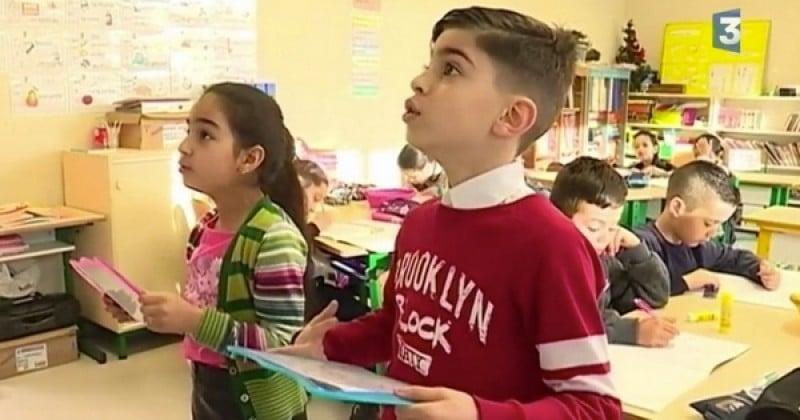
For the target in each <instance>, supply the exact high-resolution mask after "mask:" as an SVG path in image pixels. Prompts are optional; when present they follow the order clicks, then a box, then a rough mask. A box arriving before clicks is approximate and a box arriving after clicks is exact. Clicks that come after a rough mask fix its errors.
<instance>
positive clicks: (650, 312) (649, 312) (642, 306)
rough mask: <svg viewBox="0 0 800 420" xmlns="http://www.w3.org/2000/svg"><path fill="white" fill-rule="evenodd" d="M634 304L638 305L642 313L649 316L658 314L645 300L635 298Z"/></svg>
mask: <svg viewBox="0 0 800 420" xmlns="http://www.w3.org/2000/svg"><path fill="white" fill-rule="evenodd" d="M633 304H634V305H636V307H637V308H639V310H640V311H642V312H644V313H646V314H647V315H650V316H656V312H655V311H654V310H653V308H651V307H650V305H648V304H647V302H645V301H644V300H642V299H639V298H635V299H633Z"/></svg>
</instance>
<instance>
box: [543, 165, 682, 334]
mask: <svg viewBox="0 0 800 420" xmlns="http://www.w3.org/2000/svg"><path fill="white" fill-rule="evenodd" d="M627 195H628V188H627V186H626V185H625V181H624V180H623V178H622V176H620V174H619V173H617V171H616V170H614V168H613V167H611V165H610V164H608V163H607V162H605V161H602V160H599V159H595V158H591V157H579V158H577V159H575V160H573V161H572V162H570V163H569V164H567V165H566V166H564V168H563V169H561V170H560V171H559V172H558V176H556V179H555V182H554V183H553V188H552V191H551V192H550V201H552V202H553V204H554V205H555V206H556V207H558V209H559V210H561V212H562V213H564V215H566V216H567V217H569V218H570V219H572V222H573V223H574V224H575V226H577V227H578V230H580V231H581V233H583V235H584V236H585V237H586V239H588V240H589V242H590V243H591V244H592V246H593V247H594V248H595V249H596V250H597V252H598V253H599V254H600V257H601V260H602V261H603V266H604V267H605V270H606V275H607V276H608V283H609V284H608V287H606V289H605V290H604V292H603V294H602V295H601V296H600V302H599V305H600V308H601V310H602V311H603V319H604V321H605V326H606V335H608V340H609V342H610V343H612V344H638V345H643V346H666V345H667V344H669V342H670V340H671V339H672V338H673V337H674V336H675V335H676V334H677V333H678V329H677V327H676V326H675V324H674V320H669V319H665V318H660V317H656V316H647V317H643V318H640V319H637V318H622V317H620V313H626V312H630V311H632V310H633V309H635V308H636V303H634V300H635V299H641V300H642V301H643V302H644V303H645V304H647V305H648V306H650V307H653V308H660V307H662V306H664V305H666V303H667V300H668V299H669V279H668V277H667V269H666V267H665V266H664V263H663V262H661V260H660V259H659V258H658V256H657V255H655V254H653V253H652V252H650V250H649V249H647V246H645V245H644V244H643V243H642V242H641V241H640V240H639V239H638V238H637V237H636V235H634V234H633V233H631V232H629V231H627V230H625V229H624V228H622V227H620V226H619V225H618V222H619V219H620V217H621V216H622V210H623V207H624V205H625V198H626V197H627Z"/></svg>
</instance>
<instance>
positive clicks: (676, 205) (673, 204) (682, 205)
mask: <svg viewBox="0 0 800 420" xmlns="http://www.w3.org/2000/svg"><path fill="white" fill-rule="evenodd" d="M666 210H667V211H668V212H669V213H670V215H672V216H673V217H679V216H683V214H684V213H686V211H687V207H686V202H685V201H683V199H682V198H680V197H672V198H671V199H670V200H669V201H668V202H667V206H666Z"/></svg>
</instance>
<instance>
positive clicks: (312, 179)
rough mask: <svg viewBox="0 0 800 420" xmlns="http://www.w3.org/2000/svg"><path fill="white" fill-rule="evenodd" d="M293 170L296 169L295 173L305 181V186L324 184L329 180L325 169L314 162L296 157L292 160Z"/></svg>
mask: <svg viewBox="0 0 800 420" xmlns="http://www.w3.org/2000/svg"><path fill="white" fill-rule="evenodd" d="M294 170H295V171H297V175H299V176H300V178H301V179H303V181H305V182H306V183H307V184H306V186H307V185H308V184H311V185H315V186H317V185H325V184H328V183H329V182H330V181H329V180H328V176H327V175H325V171H324V170H323V169H322V167H321V166H319V165H318V164H317V163H316V162H313V161H310V160H305V159H297V160H295V161H294Z"/></svg>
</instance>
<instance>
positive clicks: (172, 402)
mask: <svg viewBox="0 0 800 420" xmlns="http://www.w3.org/2000/svg"><path fill="white" fill-rule="evenodd" d="M189 393H190V383H189V370H188V366H187V364H186V362H185V361H184V360H183V359H182V358H181V356H180V354H179V347H178V346H174V345H173V346H168V347H161V348H158V349H155V350H150V351H147V352H143V353H139V354H135V355H133V356H131V357H130V358H129V359H128V360H124V361H118V360H115V359H113V358H112V359H110V360H109V362H108V363H107V364H105V365H98V364H97V363H95V362H94V361H93V360H91V359H89V358H87V357H82V358H81V360H79V361H77V362H74V363H70V364H67V365H64V366H59V367H54V368H51V369H47V370H44V371H40V372H36V373H31V374H28V375H22V376H19V377H16V378H11V379H6V380H2V381H0V413H2V414H0V419H3V420H111V419H114V420H145V419H159V420H188V419H189V418H190V414H189ZM349 413H350V409H349V407H345V406H343V405H336V404H331V403H326V402H318V401H314V402H312V403H311V406H310V407H309V419H310V420H346V419H347V418H348V417H349Z"/></svg>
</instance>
